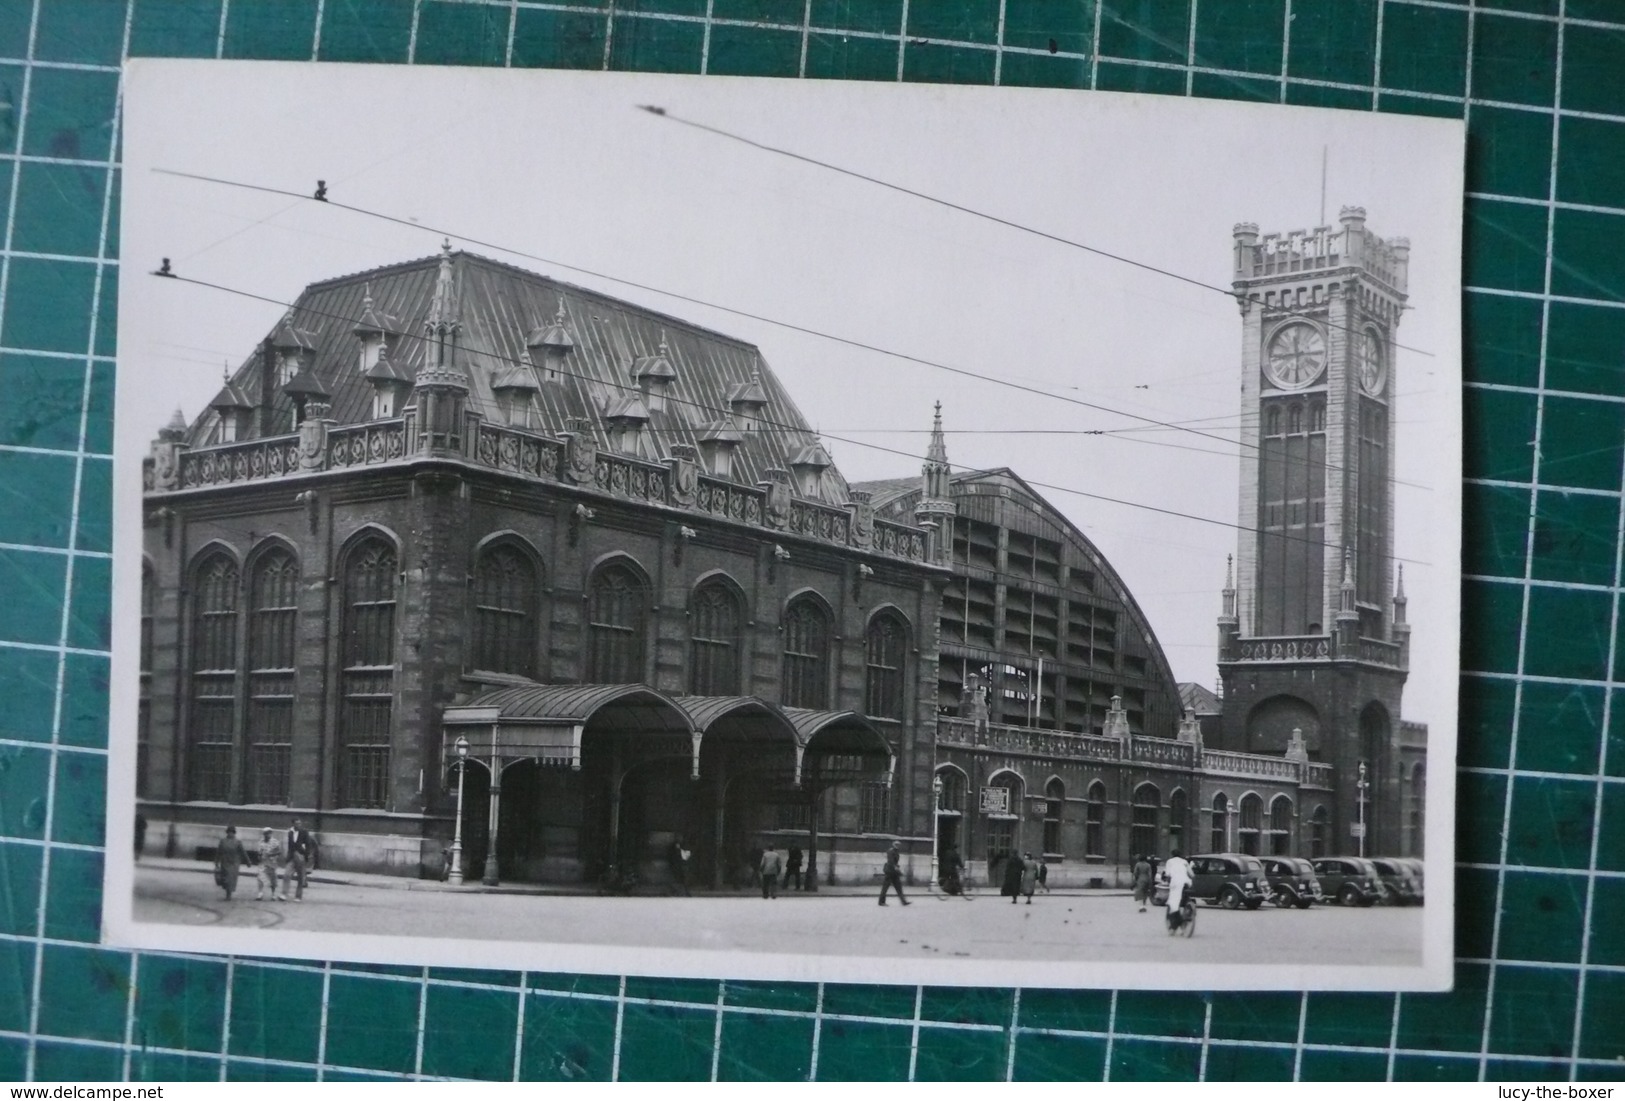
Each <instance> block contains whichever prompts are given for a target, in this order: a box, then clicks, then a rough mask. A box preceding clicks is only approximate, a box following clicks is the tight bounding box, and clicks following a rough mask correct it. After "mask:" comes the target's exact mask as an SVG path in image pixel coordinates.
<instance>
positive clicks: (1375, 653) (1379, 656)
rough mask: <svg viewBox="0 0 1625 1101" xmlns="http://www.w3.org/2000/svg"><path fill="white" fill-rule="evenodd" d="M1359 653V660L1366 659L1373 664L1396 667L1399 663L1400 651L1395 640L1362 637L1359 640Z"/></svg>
mask: <svg viewBox="0 0 1625 1101" xmlns="http://www.w3.org/2000/svg"><path fill="white" fill-rule="evenodd" d="M1359 655H1360V660H1361V661H1368V662H1370V663H1371V664H1373V665H1386V666H1389V667H1390V668H1394V669H1397V668H1399V666H1400V664H1401V663H1400V656H1401V652H1400V647H1399V643H1397V642H1384V641H1382V640H1381V639H1376V638H1362V639H1361V640H1360V646H1359Z"/></svg>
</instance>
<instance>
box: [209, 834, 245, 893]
mask: <svg viewBox="0 0 1625 1101" xmlns="http://www.w3.org/2000/svg"><path fill="white" fill-rule="evenodd" d="M247 863H248V852H247V850H245V849H244V848H243V843H242V842H241V841H239V840H237V827H236V826H227V827H226V836H224V837H222V838H221V839H220V841H219V842H218V843H217V844H216V845H215V847H214V882H215V885H216V886H218V887H219V888H220V889H221V890H222V891H225V892H226V901H227V902H230V901H231V895H232V892H233V891H235V890H236V889H237V877H238V875H240V874H241V873H242V870H243V865H244V864H247Z"/></svg>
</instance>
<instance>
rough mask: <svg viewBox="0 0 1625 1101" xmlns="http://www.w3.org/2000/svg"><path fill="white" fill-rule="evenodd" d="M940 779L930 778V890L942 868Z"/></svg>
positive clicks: (934, 887)
mask: <svg viewBox="0 0 1625 1101" xmlns="http://www.w3.org/2000/svg"><path fill="white" fill-rule="evenodd" d="M941 845H942V777H941V776H933V777H931V882H930V887H931V889H932V890H935V889H936V885H937V875H938V872H939V869H940V868H941V867H942V853H941V852H940V851H939V849H940V846H941Z"/></svg>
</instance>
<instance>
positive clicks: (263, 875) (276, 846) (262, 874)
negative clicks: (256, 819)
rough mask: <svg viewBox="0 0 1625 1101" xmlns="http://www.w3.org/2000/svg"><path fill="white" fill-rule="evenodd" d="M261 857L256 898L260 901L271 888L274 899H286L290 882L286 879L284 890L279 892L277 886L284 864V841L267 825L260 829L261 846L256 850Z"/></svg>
mask: <svg viewBox="0 0 1625 1101" xmlns="http://www.w3.org/2000/svg"><path fill="white" fill-rule="evenodd" d="M255 851H256V853H257V854H258V856H259V859H260V870H259V872H258V873H257V875H256V877H255V878H256V880H257V889H256V890H255V892H254V899H255V901H258V900H260V899H262V898H264V897H265V889H266V888H267V887H269V888H270V889H271V897H272V898H273V899H286V898H287V897H288V895H287V889H288V884H287V881H286V880H284V881H283V884H282V891H281V893H278V891H277V889H276V887H277V883H276V873H277V869H278V868H279V867H281V866H282V842H281V841H280V840H278V839H277V835H276V831H275V830H273V829H272V828H271V827H270V826H266V827H265V828H264V829H262V830H261V831H260V846H259V848H258V849H257V850H255Z"/></svg>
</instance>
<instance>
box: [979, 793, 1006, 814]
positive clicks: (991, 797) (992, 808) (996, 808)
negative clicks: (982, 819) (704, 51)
mask: <svg viewBox="0 0 1625 1101" xmlns="http://www.w3.org/2000/svg"><path fill="white" fill-rule="evenodd" d="M982 813H983V814H1009V813H1010V789H1009V788H1003V787H984V788H983V789H982Z"/></svg>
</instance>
